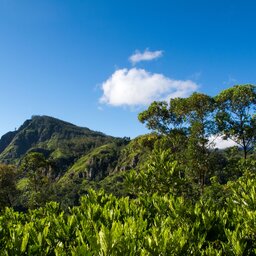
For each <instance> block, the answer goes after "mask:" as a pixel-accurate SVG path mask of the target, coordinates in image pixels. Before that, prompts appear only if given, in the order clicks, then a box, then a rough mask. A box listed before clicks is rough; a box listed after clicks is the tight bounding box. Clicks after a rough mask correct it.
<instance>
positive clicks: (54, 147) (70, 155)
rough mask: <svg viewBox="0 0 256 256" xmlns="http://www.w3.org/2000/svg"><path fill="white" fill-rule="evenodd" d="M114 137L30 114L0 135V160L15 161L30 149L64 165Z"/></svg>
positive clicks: (51, 118) (112, 139)
mask: <svg viewBox="0 0 256 256" xmlns="http://www.w3.org/2000/svg"><path fill="white" fill-rule="evenodd" d="M113 141H115V138H114V137H111V136H107V135H105V134H103V133H101V132H96V131H92V130H90V129H88V128H84V127H78V126H76V125H73V124H71V123H68V122H64V121H62V120H59V119H56V118H53V117H49V116H33V117H32V118H31V119H29V120H26V121H25V122H24V123H23V125H21V127H20V128H19V129H18V130H17V131H13V132H8V133H6V134H5V135H3V136H2V138H1V139H0V162H3V163H12V164H15V163H18V162H19V161H20V159H21V158H22V157H23V156H24V155H25V154H26V153H28V152H30V151H37V152H42V153H43V154H44V155H45V156H46V157H47V158H50V159H54V160H55V161H56V162H58V163H59V164H60V165H61V164H64V165H68V164H71V163H73V162H74V160H75V159H77V158H79V157H80V156H82V155H84V154H86V153H87V152H89V151H90V150H92V149H93V148H96V147H99V146H101V145H104V144H107V143H110V142H113Z"/></svg>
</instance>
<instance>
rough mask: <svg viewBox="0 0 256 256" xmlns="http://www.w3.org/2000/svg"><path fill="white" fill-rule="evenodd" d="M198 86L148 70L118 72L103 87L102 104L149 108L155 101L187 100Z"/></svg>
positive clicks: (121, 70) (133, 69)
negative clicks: (182, 98) (147, 106)
mask: <svg viewBox="0 0 256 256" xmlns="http://www.w3.org/2000/svg"><path fill="white" fill-rule="evenodd" d="M197 88H198V85H197V84H196V83H194V82H192V81H191V80H186V81H183V80H174V79H171V78H168V77H166V76H164V75H162V74H152V73H150V72H148V71H146V70H145V69H137V68H132V69H126V68H124V69H119V70H116V71H115V72H114V73H113V74H112V75H111V77H109V78H108V79H107V80H106V81H105V82H104V83H103V84H102V90H103V95H102V97H101V98H100V102H101V103H104V104H109V105H112V106H146V105H149V104H150V103H151V102H153V101H154V100H167V99H170V98H175V97H186V96H188V95H189V94H191V93H192V92H193V91H195V90H196V89H197Z"/></svg>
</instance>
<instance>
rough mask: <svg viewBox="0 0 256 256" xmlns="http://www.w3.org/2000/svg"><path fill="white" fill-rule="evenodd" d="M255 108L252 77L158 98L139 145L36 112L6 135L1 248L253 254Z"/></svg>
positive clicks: (14, 251) (1, 147) (145, 116)
mask: <svg viewBox="0 0 256 256" xmlns="http://www.w3.org/2000/svg"><path fill="white" fill-rule="evenodd" d="M255 110H256V87H255V86H254V85H250V84H247V85H236V86H233V87H231V88H228V89H226V90H223V91H221V92H220V93H219V94H218V95H216V96H214V97H211V96H209V95H206V94H203V93H193V94H192V95H191V96H189V97H187V98H173V99H170V101H169V102H166V101H159V102H153V103H152V104H151V105H150V106H149V107H148V108H147V109H146V110H145V111H143V112H141V113H140V114H139V115H138V119H139V121H140V122H141V123H143V124H145V125H146V127H148V129H149V130H150V133H149V134H146V135H142V136H139V137H137V138H135V139H132V140H130V139H129V138H126V137H125V138H115V137H112V136H107V135H105V134H103V133H101V132H95V131H92V130H90V129H88V128H82V127H77V126H75V125H73V124H70V123H67V122H64V121H61V120H58V119H55V118H52V117H48V116H33V117H32V118H31V119H30V120H27V121H25V123H24V124H23V125H22V126H21V127H20V128H19V129H17V130H15V131H13V132H9V133H7V134H5V135H4V136H2V138H1V139H0V162H1V164H0V187H1V191H0V209H1V215H0V255H256V222H255V220H256V179H255V178H256V177H255V175H256V155H255V142H256V115H255ZM220 137H221V138H222V139H223V141H225V140H231V141H233V142H235V145H236V146H233V147H229V148H224V149H219V148H218V147H217V146H216V144H215V142H216V140H217V139H218V138H220Z"/></svg>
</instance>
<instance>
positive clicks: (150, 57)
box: [129, 50, 163, 65]
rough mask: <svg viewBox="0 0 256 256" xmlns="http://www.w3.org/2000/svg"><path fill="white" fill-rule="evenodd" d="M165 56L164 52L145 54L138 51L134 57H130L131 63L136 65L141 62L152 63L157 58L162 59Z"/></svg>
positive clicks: (145, 52)
mask: <svg viewBox="0 0 256 256" xmlns="http://www.w3.org/2000/svg"><path fill="white" fill-rule="evenodd" d="M162 55H163V51H154V52H151V51H149V50H145V51H144V52H142V53H141V52H140V51H136V52H135V53H134V54H133V55H132V56H130V58H129V60H130V62H131V63H132V64H133V65H135V64H136V63H138V62H141V61H150V60H154V59H157V58H160V57H161V56H162Z"/></svg>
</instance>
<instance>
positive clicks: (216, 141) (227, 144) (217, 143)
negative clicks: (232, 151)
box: [209, 136, 237, 149]
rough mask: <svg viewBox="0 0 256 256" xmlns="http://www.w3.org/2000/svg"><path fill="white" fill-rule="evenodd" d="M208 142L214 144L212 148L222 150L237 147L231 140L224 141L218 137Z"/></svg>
mask: <svg viewBox="0 0 256 256" xmlns="http://www.w3.org/2000/svg"><path fill="white" fill-rule="evenodd" d="M209 141H210V142H211V141H212V142H213V143H214V148H219V149H224V148H230V147H234V146H237V143H235V142H234V141H233V140H230V139H227V140H224V139H223V138H222V136H219V137H217V138H215V137H214V136H212V137H210V138H209Z"/></svg>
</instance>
